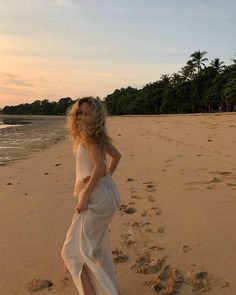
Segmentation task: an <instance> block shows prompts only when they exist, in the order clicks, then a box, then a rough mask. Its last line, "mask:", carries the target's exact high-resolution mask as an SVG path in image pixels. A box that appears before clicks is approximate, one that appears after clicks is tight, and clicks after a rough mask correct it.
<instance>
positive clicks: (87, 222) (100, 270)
mask: <svg viewBox="0 0 236 295" xmlns="http://www.w3.org/2000/svg"><path fill="white" fill-rule="evenodd" d="M104 162H105V164H106V159H104ZM92 168H93V166H92V162H91V161H90V159H89V155H88V152H87V150H86V148H85V147H84V146H83V144H81V145H80V146H79V147H78V150H77V153H76V183H75V189H74V196H75V197H78V198H79V197H80V193H81V192H82V191H83V190H84V188H85V186H86V184H83V182H82V180H83V179H84V178H86V177H87V176H89V175H91V172H92ZM106 171H107V173H106V176H103V177H101V178H100V179H99V180H98V182H97V184H96V185H95V188H94V189H93V191H92V193H91V194H90V197H89V200H88V209H87V210H83V211H81V212H80V213H77V211H76V212H75V214H74V216H73V218H72V222H71V225H70V227H69V229H68V231H67V234H66V238H65V242H64V244H63V247H62V250H61V256H62V258H63V260H64V262H65V264H66V266H67V268H68V270H69V272H70V274H71V276H72V279H73V281H74V283H75V286H76V288H77V290H78V292H79V294H80V295H86V294H85V293H84V290H83V286H82V281H81V272H82V267H83V264H84V263H86V264H87V270H88V275H89V278H90V281H91V283H92V285H93V287H94V290H95V292H96V295H118V294H119V291H120V287H119V285H118V280H117V277H116V274H115V270H114V264H113V257H112V246H111V240H110V233H109V231H108V226H109V224H110V223H111V221H112V219H113V217H114V214H115V213H116V210H118V209H119V206H120V202H121V199H120V194H119V191H118V189H117V186H116V184H115V182H114V180H113V178H112V176H111V174H110V172H109V170H108V169H107V165H106Z"/></svg>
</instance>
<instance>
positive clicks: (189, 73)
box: [178, 60, 196, 80]
mask: <svg viewBox="0 0 236 295" xmlns="http://www.w3.org/2000/svg"><path fill="white" fill-rule="evenodd" d="M195 71H196V68H195V64H194V63H193V61H192V60H189V61H187V65H186V66H184V67H182V68H181V70H180V71H179V72H178V73H180V74H181V75H182V77H183V78H184V79H185V80H190V79H193V78H194V72H195Z"/></svg>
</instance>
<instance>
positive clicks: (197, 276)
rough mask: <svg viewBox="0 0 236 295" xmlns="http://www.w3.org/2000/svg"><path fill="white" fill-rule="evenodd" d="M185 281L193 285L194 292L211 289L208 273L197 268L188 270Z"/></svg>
mask: <svg viewBox="0 0 236 295" xmlns="http://www.w3.org/2000/svg"><path fill="white" fill-rule="evenodd" d="M185 283H186V284H190V285H191V286H192V292H197V293H202V292H206V291H210V290H211V283H210V278H209V276H208V273H207V272H206V271H200V270H199V269H197V268H196V269H189V270H187V271H186V278H185Z"/></svg>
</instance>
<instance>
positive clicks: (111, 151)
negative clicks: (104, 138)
mask: <svg viewBox="0 0 236 295" xmlns="http://www.w3.org/2000/svg"><path fill="white" fill-rule="evenodd" d="M106 153H107V154H108V155H109V156H110V157H111V160H110V162H109V170H110V173H111V175H112V174H113V173H114V171H115V170H116V167H117V165H118V163H119V161H120V158H121V154H120V152H119V151H118V150H117V148H116V147H115V146H114V145H112V144H111V146H110V147H109V148H107V149H106Z"/></svg>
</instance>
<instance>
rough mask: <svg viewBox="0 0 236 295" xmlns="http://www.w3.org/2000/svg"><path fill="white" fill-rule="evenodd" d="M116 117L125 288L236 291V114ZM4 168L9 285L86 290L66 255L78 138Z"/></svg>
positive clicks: (18, 290) (2, 222)
mask: <svg viewBox="0 0 236 295" xmlns="http://www.w3.org/2000/svg"><path fill="white" fill-rule="evenodd" d="M107 124H108V130H109V132H110V134H111V135H112V137H113V138H114V143H115V145H116V146H117V148H118V149H119V151H120V152H121V154H122V158H121V160H120V163H119V165H118V167H117V170H116V171H115V173H114V175H113V177H114V179H115V181H116V183H117V186H118V188H119V191H120V194H121V198H122V206H121V209H120V211H117V213H116V216H115V217H114V219H113V222H112V224H111V225H110V231H111V238H112V245H113V247H112V248H113V255H114V263H115V268H116V272H117V275H118V279H119V282H120V285H121V288H122V290H123V293H122V294H124V295H125V294H127V295H130V294H140V295H144V294H145V295H146V294H164V292H165V294H175V293H176V292H177V293H176V294H180V295H186V294H195V293H196V294H198V293H197V292H198V291H199V290H202V291H204V290H205V292H206V294H209V295H212V294H214V295H218V294H219V295H224V294H227V295H231V294H232V295H233V294H236V280H235V274H236V236H235V228H236V214H235V212H236V165H235V159H236V137H235V135H236V132H235V131H236V114H233V113H228V114H210V115H206V114H205V115H203V114H197V115H164V116H121V117H109V118H108V120H107ZM0 173H1V184H0V195H1V207H0V211H1V212H0V229H1V235H0V253H1V274H0V278H1V279H0V290H1V294H5V295H12V294H22V295H23V294H24V295H25V294H29V293H30V291H33V290H37V289H38V290H41V291H39V292H38V294H48V293H49V292H50V294H57V295H61V294H71V295H72V294H77V291H76V288H75V286H74V284H73V282H72V279H71V278H70V275H69V274H68V273H67V272H66V271H65V269H64V264H63V262H62V259H61V256H60V251H61V247H62V244H63V242H64V239H65V234H66V232H67V229H68V227H69V225H70V222H71V219H72V216H73V214H74V211H75V206H76V198H73V196H72V194H73V185H74V180H75V163H74V158H73V155H72V151H71V147H70V145H69V142H68V141H65V140H64V141H63V140H62V141H60V142H58V143H56V144H55V145H52V146H50V147H49V148H47V149H45V150H42V151H40V152H38V153H35V154H33V155H32V156H31V157H30V158H28V159H24V160H19V161H17V162H15V163H13V164H11V165H9V166H5V167H0ZM130 229H131V231H129V230H130ZM49 290H50V291H49ZM173 290H176V292H174V291H173ZM158 292H159V293H158Z"/></svg>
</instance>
